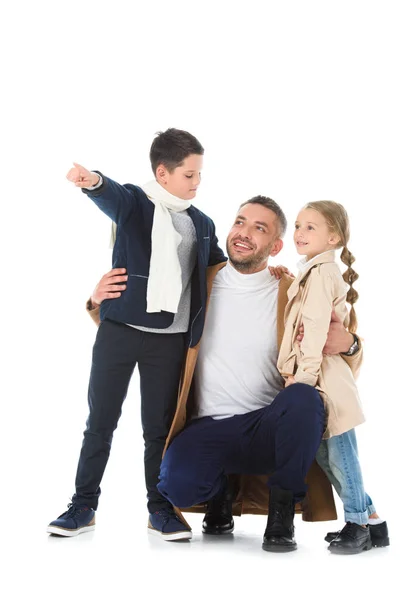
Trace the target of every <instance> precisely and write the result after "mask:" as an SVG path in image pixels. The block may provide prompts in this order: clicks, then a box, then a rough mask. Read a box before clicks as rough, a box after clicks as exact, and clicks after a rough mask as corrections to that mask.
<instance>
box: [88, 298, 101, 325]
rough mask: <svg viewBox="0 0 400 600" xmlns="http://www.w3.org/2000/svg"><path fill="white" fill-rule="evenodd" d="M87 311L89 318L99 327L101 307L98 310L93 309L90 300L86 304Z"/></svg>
mask: <svg viewBox="0 0 400 600" xmlns="http://www.w3.org/2000/svg"><path fill="white" fill-rule="evenodd" d="M86 311H87V313H88V314H89V316H90V317H91V318H92V319H93V321H94V322H95V324H96V325H97V326H99V325H100V307H99V306H98V307H97V308H93V307H92V302H91V300H90V298H89V300H88V301H87V302H86Z"/></svg>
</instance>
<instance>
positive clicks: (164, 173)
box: [156, 163, 168, 183]
mask: <svg viewBox="0 0 400 600" xmlns="http://www.w3.org/2000/svg"><path fill="white" fill-rule="evenodd" d="M167 177H168V169H167V168H166V166H165V165H163V164H162V163H161V164H159V165H158V167H157V169H156V179H157V180H161V181H162V183H167Z"/></svg>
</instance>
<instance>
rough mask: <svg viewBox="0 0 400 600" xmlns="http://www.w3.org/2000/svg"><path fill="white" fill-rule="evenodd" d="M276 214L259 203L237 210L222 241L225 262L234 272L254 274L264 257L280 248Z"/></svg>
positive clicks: (246, 205) (259, 267)
mask: <svg viewBox="0 0 400 600" xmlns="http://www.w3.org/2000/svg"><path fill="white" fill-rule="evenodd" d="M278 235H279V221H278V217H277V215H276V214H275V213H274V212H273V211H272V210H270V209H269V208H266V207H265V206H262V205H261V204H245V205H244V206H242V208H241V209H240V210H239V213H238V214H237V216H236V219H235V222H234V224H233V227H232V229H231V230H230V232H229V235H228V239H227V241H226V249H227V252H228V256H229V260H230V262H231V264H232V265H233V266H234V267H235V269H236V270H237V271H240V272H242V273H257V272H258V271H262V270H263V269H265V267H266V266H267V263H268V256H275V255H276V254H278V252H279V251H280V250H281V249H282V246H283V242H282V240H281V239H280V238H279V237H278Z"/></svg>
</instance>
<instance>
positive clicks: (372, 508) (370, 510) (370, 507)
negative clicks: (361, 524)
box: [367, 504, 376, 517]
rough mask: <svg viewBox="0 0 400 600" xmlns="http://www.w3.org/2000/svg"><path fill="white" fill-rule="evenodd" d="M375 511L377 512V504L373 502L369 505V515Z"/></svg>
mask: <svg viewBox="0 0 400 600" xmlns="http://www.w3.org/2000/svg"><path fill="white" fill-rule="evenodd" d="M374 512H376V509H375V506H374V505H373V504H370V505H369V506H367V513H368V516H369V517H370V516H371V515H373V514H374Z"/></svg>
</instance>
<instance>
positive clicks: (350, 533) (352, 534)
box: [339, 521, 360, 540]
mask: <svg viewBox="0 0 400 600" xmlns="http://www.w3.org/2000/svg"><path fill="white" fill-rule="evenodd" d="M359 527H360V526H359V525H357V523H350V521H348V522H347V523H346V525H345V526H344V527H343V529H342V531H341V532H340V533H339V535H340V536H343V537H349V538H351V539H353V540H354V539H355V538H356V537H357V531H359Z"/></svg>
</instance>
